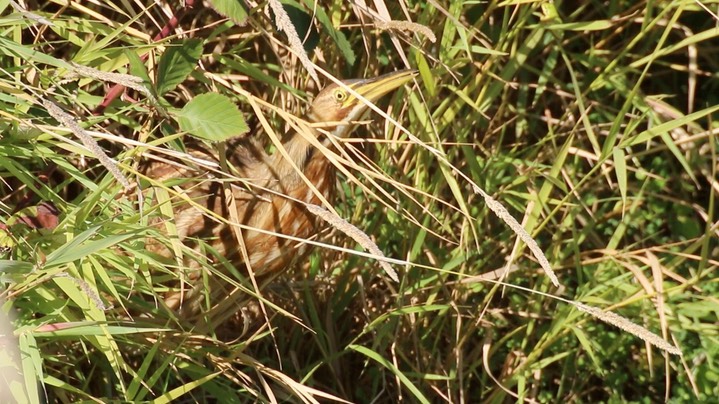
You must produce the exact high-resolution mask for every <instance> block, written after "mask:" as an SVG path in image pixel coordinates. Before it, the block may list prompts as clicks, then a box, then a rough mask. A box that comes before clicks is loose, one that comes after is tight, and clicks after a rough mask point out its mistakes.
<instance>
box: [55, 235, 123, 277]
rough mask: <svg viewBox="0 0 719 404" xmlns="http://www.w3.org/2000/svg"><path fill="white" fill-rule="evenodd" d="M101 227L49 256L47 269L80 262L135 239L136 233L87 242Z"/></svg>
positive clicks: (76, 238)
mask: <svg viewBox="0 0 719 404" xmlns="http://www.w3.org/2000/svg"><path fill="white" fill-rule="evenodd" d="M100 228H101V226H94V227H92V228H90V229H88V230H85V231H84V232H82V233H81V234H80V235H78V236H77V237H75V238H73V239H72V240H70V242H69V243H67V244H65V245H63V246H62V247H60V248H58V249H57V250H55V251H53V252H52V254H50V255H48V256H47V261H46V262H45V268H50V267H54V266H58V265H61V264H65V263H68V262H72V261H76V260H79V259H80V258H83V257H86V256H88V255H90V254H94V253H96V252H97V251H100V250H103V249H105V248H108V247H112V246H114V245H115V244H118V243H120V242H122V241H125V240H127V239H128V238H131V237H134V236H135V233H125V234H116V235H112V236H108V237H105V238H102V239H100V240H94V241H89V242H87V243H85V241H86V240H88V239H89V238H91V237H92V236H94V235H95V234H96V233H97V232H98V231H99V230H100Z"/></svg>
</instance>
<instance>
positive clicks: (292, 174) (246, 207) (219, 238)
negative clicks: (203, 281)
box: [145, 70, 416, 312]
mask: <svg viewBox="0 0 719 404" xmlns="http://www.w3.org/2000/svg"><path fill="white" fill-rule="evenodd" d="M415 75H416V73H415V71H411V70H404V71H399V72H394V73H390V74H387V75H384V76H380V77H377V78H374V79H366V80H348V81H344V82H343V83H344V84H345V85H346V86H347V87H349V88H351V89H352V90H353V91H355V92H356V93H359V94H360V95H361V96H363V97H364V98H365V99H367V100H368V101H370V102H375V101H377V100H378V99H379V98H380V97H381V96H382V95H384V94H386V93H388V92H390V91H392V90H394V89H396V88H398V87H400V86H402V85H403V84H405V83H407V82H408V81H410V80H411V79H412V78H413V77H415ZM367 109H368V107H367V105H366V104H365V103H364V102H363V101H361V100H360V99H358V98H356V97H355V96H354V95H353V94H352V93H351V92H349V91H347V90H346V89H345V88H343V87H342V86H338V85H336V84H330V85H329V86H327V87H326V88H325V89H323V90H322V91H321V92H320V93H319V94H318V95H317V96H316V97H315V99H314V101H313V102H312V105H311V107H310V109H309V111H308V113H307V116H306V118H307V121H308V122H309V123H313V124H323V123H332V122H347V124H337V125H335V126H325V127H324V128H323V129H324V130H325V131H327V132H329V133H330V134H331V135H333V136H336V137H346V136H348V135H349V134H350V133H351V132H352V131H353V130H354V128H355V125H354V124H352V123H350V122H352V121H357V120H359V119H361V118H362V116H363V115H364V113H365V112H366V111H367ZM330 125H332V124H330ZM320 126H321V125H320ZM310 134H311V135H312V136H314V137H315V138H317V139H318V140H319V141H321V142H323V144H325V145H331V143H330V142H329V140H328V139H326V138H325V136H326V135H325V134H323V133H322V132H321V131H320V130H318V129H311V133H310ZM283 147H284V149H285V150H286V152H287V154H288V155H289V157H290V159H291V161H292V162H293V163H294V165H295V166H296V167H298V168H299V170H301V172H302V173H303V174H304V176H305V177H306V178H307V179H308V180H309V181H310V182H311V183H312V184H313V185H314V187H315V188H316V190H317V191H318V192H319V193H320V194H321V195H322V196H324V198H326V199H327V200H328V201H330V202H331V201H332V198H333V196H334V185H335V170H334V166H333V165H332V163H331V162H329V161H328V160H327V158H326V157H325V156H324V155H323V154H322V153H321V152H320V151H318V150H316V149H315V147H314V146H312V145H311V143H310V142H309V141H308V140H307V138H306V134H305V135H303V134H299V133H294V134H289V135H287V136H285V139H284V141H283ZM191 154H192V155H193V156H195V157H199V158H202V159H205V160H211V161H215V162H217V161H218V159H217V158H216V156H215V155H214V153H213V152H212V151H210V150H208V149H204V148H199V147H198V148H196V149H194V150H192V151H191ZM226 157H227V162H228V163H229V164H228V165H229V166H231V167H234V169H236V172H233V174H234V175H235V176H236V177H238V178H243V179H246V180H247V182H246V183H244V184H241V183H238V184H234V185H233V186H231V187H230V189H231V192H232V197H233V201H232V202H233V203H234V208H235V209H236V211H235V212H234V214H231V212H230V209H232V206H231V205H232V204H231V203H227V202H226V201H225V198H223V195H224V193H223V192H225V191H224V190H225V189H227V188H228V186H227V185H226V184H225V185H224V186H223V184H222V183H221V182H220V181H217V180H215V181H213V180H211V179H209V178H208V175H207V174H208V173H207V172H202V171H201V170H196V169H193V168H192V167H188V166H186V165H184V166H183V165H170V164H167V163H159V162H154V163H152V164H149V165H148V166H147V167H146V169H145V174H146V175H147V176H148V177H150V178H153V179H156V180H159V181H162V180H167V179H177V178H195V179H197V181H189V182H188V183H187V184H186V185H183V187H184V189H186V191H185V194H186V195H187V196H188V197H189V198H191V199H192V200H193V201H194V204H191V203H187V202H183V203H180V204H178V205H175V206H174V210H173V214H174V216H175V226H176V228H177V234H178V236H179V239H180V240H181V241H183V242H185V243H188V242H190V240H192V239H193V238H194V237H199V238H203V239H205V240H207V242H208V243H210V244H211V245H212V247H214V248H215V249H216V250H217V251H218V252H219V253H220V254H222V255H223V256H225V257H226V258H227V259H228V260H229V261H230V262H232V263H233V264H234V265H235V267H238V268H240V267H246V266H248V265H247V264H248V263H247V262H245V260H244V259H243V254H242V252H241V249H240V247H239V242H238V234H237V230H236V229H233V228H232V226H229V225H227V224H224V223H221V222H219V221H217V220H216V219H213V218H212V217H210V215H208V214H207V213H206V212H203V210H201V209H199V208H198V207H197V206H200V207H203V208H206V209H208V210H210V211H212V212H215V213H217V214H219V215H220V216H222V217H224V218H226V219H228V220H232V218H233V217H236V218H237V220H238V221H239V222H240V223H241V224H243V225H245V226H247V227H248V228H253V229H256V230H250V229H248V228H244V229H243V230H241V238H242V241H243V243H244V245H245V247H246V251H247V256H248V257H249V267H251V268H252V271H253V273H254V274H256V275H262V274H272V273H277V272H279V271H281V270H283V269H285V268H287V267H288V266H289V265H290V264H291V263H292V261H293V259H296V258H298V257H302V256H303V255H304V253H305V252H306V251H307V248H308V246H307V245H306V244H302V243H299V242H296V241H294V240H289V239H286V238H283V237H280V236H277V235H276V234H282V235H289V236H293V237H296V238H301V239H306V238H309V237H311V236H313V235H315V234H316V233H317V232H318V230H319V229H318V225H319V223H318V220H317V218H316V217H314V215H312V214H311V213H309V212H308V211H307V210H306V208H305V207H304V204H303V203H310V204H315V205H317V204H321V199H320V198H319V197H318V196H317V195H316V194H315V192H314V191H313V190H312V189H311V188H310V187H309V186H308V185H307V183H306V182H305V181H304V179H303V178H302V176H301V175H300V174H299V173H298V172H297V171H296V169H295V168H294V167H293V164H292V163H290V162H289V161H288V160H287V159H286V158H285V157H284V156H282V154H281V153H279V152H275V153H273V154H272V155H267V154H266V153H265V151H264V150H263V149H262V148H261V147H259V146H258V145H257V144H256V143H255V142H253V141H252V140H251V139H250V140H248V139H247V138H245V139H237V140H233V141H230V142H228V145H227V150H226ZM248 184H251V185H250V186H249V187H248ZM298 201H301V202H303V203H300V202H298ZM195 204H197V205H195ZM257 229H259V230H264V231H258V230H257ZM148 249H150V250H151V251H153V252H156V253H159V254H161V255H164V256H168V257H169V256H171V250H170V249H168V248H167V247H165V246H161V245H159V244H152V243H148ZM196 276H197V275H196V274H195V275H193V274H191V275H190V277H191V278H194V277H196ZM190 283H192V279H190ZM220 289H221V288H220ZM221 294H222V292H221V291H215V290H213V295H221ZM187 298H188V296H185V295H183V294H181V293H176V294H173V295H171V296H168V298H167V299H166V303H167V304H168V305H169V306H170V307H172V308H175V309H178V308H179V307H180V305H181V301H182V300H185V299H187ZM213 300H214V299H213ZM196 309H197V308H196V307H195V308H193V309H192V311H193V312H195V311H196ZM184 310H185V309H184V308H183V311H184Z"/></svg>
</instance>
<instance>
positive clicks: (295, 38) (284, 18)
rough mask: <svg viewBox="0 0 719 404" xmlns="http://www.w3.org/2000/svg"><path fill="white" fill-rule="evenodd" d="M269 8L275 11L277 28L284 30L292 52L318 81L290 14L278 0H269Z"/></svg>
mask: <svg viewBox="0 0 719 404" xmlns="http://www.w3.org/2000/svg"><path fill="white" fill-rule="evenodd" d="M270 8H272V12H273V13H275V23H276V24H277V29H278V30H279V31H284V32H285V34H287V40H288V41H289V42H290V48H291V49H292V53H294V54H295V56H297V57H298V58H299V59H300V62H301V63H302V65H303V66H304V67H305V69H307V72H308V73H309V74H310V76H312V78H313V79H314V80H315V82H316V83H319V82H320V79H319V77H317V72H316V71H315V68H314V65H313V64H312V62H311V61H310V58H309V57H307V53H305V49H304V47H303V46H302V40H301V39H300V36H299V35H298V34H297V30H296V29H295V26H294V25H292V21H291V20H290V16H289V15H287V12H286V11H285V9H284V8H283V7H282V4H281V3H280V2H279V1H278V0H270Z"/></svg>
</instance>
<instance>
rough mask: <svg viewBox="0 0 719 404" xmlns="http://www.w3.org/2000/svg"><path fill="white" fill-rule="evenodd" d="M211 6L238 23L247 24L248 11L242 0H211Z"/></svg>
mask: <svg viewBox="0 0 719 404" xmlns="http://www.w3.org/2000/svg"><path fill="white" fill-rule="evenodd" d="M210 6H211V7H212V8H213V9H215V11H217V12H218V13H219V14H221V15H222V16H223V17H227V18H229V19H230V20H232V21H233V22H234V23H235V24H237V25H245V22H246V21H247V11H245V8H244V7H243V6H242V1H241V0H210Z"/></svg>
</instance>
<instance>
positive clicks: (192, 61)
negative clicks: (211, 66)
mask: <svg viewBox="0 0 719 404" xmlns="http://www.w3.org/2000/svg"><path fill="white" fill-rule="evenodd" d="M200 56H202V41H201V40H199V39H188V40H185V41H182V42H181V43H176V44H173V45H170V46H168V48H167V50H166V51H165V53H163V54H162V57H160V62H159V63H158V66H157V93H158V94H159V95H164V94H166V93H167V92H168V91H172V90H174V89H175V87H177V85H178V84H180V83H182V82H183V81H185V79H187V76H189V75H190V73H192V71H193V70H195V66H196V65H197V61H198V60H200Z"/></svg>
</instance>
